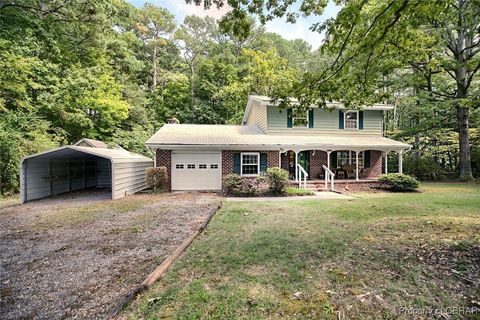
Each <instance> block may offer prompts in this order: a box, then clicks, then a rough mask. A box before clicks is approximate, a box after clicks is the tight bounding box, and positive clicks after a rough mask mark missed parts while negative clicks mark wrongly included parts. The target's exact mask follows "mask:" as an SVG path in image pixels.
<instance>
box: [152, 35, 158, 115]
mask: <svg viewBox="0 0 480 320" xmlns="http://www.w3.org/2000/svg"><path fill="white" fill-rule="evenodd" d="M152 43H153V51H152V95H153V109H154V110H155V118H156V117H157V78H158V71H157V45H156V44H155V37H153V38H152Z"/></svg>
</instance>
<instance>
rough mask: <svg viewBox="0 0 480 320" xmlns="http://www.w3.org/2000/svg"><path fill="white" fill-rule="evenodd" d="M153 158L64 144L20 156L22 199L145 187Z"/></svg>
mask: <svg viewBox="0 0 480 320" xmlns="http://www.w3.org/2000/svg"><path fill="white" fill-rule="evenodd" d="M151 166H153V161H152V160H151V159H149V158H147V157H145V156H142V155H139V154H134V153H131V152H128V151H126V150H123V149H106V148H92V147H81V146H65V147H62V148H58V149H54V150H49V151H47V152H43V153H38V154H34V155H31V156H28V157H25V158H24V159H22V162H21V171H20V190H21V201H22V203H24V202H27V201H31V200H36V199H42V198H46V197H49V196H54V195H58V194H62V193H68V192H74V191H80V190H86V189H94V188H108V189H109V191H110V193H111V198H112V199H118V198H121V197H124V196H126V195H128V194H133V193H135V192H138V191H140V190H143V189H145V188H146V187H147V185H146V182H145V169H146V168H148V167H151Z"/></svg>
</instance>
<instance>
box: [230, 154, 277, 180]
mask: <svg viewBox="0 0 480 320" xmlns="http://www.w3.org/2000/svg"><path fill="white" fill-rule="evenodd" d="M239 152H261V153H266V154H267V165H268V168H270V167H278V166H279V163H278V161H279V152H278V151H262V150H260V151H259V150H244V151H234V150H223V151H222V176H223V177H224V178H225V176H226V175H229V174H231V173H233V154H234V153H239Z"/></svg>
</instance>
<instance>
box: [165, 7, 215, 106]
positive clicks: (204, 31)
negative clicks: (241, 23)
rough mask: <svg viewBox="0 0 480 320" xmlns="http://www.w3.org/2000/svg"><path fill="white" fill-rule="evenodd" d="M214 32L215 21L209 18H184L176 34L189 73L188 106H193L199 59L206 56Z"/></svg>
mask: <svg viewBox="0 0 480 320" xmlns="http://www.w3.org/2000/svg"><path fill="white" fill-rule="evenodd" d="M214 30H215V20H214V19H213V18H210V17H205V18H201V17H198V16H194V15H192V16H186V17H185V19H184V21H183V24H182V25H181V27H180V29H179V30H178V31H177V33H176V37H175V38H176V39H177V40H179V41H180V47H181V48H182V50H183V57H184V59H185V63H186V64H187V65H188V68H189V71H190V77H189V78H190V104H191V108H192V109H193V108H194V106H195V88H194V80H195V73H196V68H197V65H198V63H199V61H198V60H199V57H200V56H202V55H206V53H207V48H208V46H209V45H210V44H211V42H212V33H213V32H214Z"/></svg>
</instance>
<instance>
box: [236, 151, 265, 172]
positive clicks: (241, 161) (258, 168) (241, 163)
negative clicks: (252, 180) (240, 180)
mask: <svg viewBox="0 0 480 320" xmlns="http://www.w3.org/2000/svg"><path fill="white" fill-rule="evenodd" d="M244 155H246V156H250V155H254V156H257V173H255V174H253V173H246V174H244V173H243V165H244V164H243V156H244ZM245 165H247V166H253V165H255V164H252V163H246V164H245ZM259 174H260V152H241V153H240V175H241V176H242V177H256V176H258V175H259Z"/></svg>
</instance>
